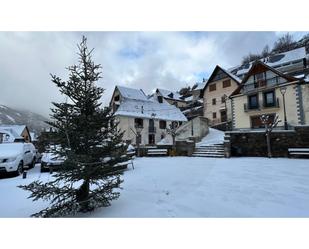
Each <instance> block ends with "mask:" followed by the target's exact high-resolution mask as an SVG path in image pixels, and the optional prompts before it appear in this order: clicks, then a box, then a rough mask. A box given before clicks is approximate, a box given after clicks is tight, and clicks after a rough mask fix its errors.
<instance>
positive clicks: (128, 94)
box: [116, 86, 147, 100]
mask: <svg viewBox="0 0 309 249" xmlns="http://www.w3.org/2000/svg"><path fill="white" fill-rule="evenodd" d="M116 87H117V89H118V90H119V92H120V94H121V96H122V97H124V98H127V99H139V100H147V96H146V95H145V93H144V92H143V91H142V90H141V89H140V90H138V89H134V88H129V87H124V86H116Z"/></svg>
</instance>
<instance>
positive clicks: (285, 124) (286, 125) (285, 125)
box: [280, 86, 288, 130]
mask: <svg viewBox="0 0 309 249" xmlns="http://www.w3.org/2000/svg"><path fill="white" fill-rule="evenodd" d="M280 92H281V94H282V98H283V110H284V129H285V130H287V129H288V122H287V120H286V110H285V97H284V95H285V93H286V86H283V87H280Z"/></svg>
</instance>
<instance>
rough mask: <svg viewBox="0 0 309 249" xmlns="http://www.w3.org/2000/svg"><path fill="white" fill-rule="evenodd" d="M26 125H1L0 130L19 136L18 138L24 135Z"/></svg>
mask: <svg viewBox="0 0 309 249" xmlns="http://www.w3.org/2000/svg"><path fill="white" fill-rule="evenodd" d="M25 128H26V125H0V129H2V130H7V131H10V132H11V133H12V134H14V135H15V134H17V135H18V137H19V136H20V135H21V134H22V132H23V131H24V129H25Z"/></svg>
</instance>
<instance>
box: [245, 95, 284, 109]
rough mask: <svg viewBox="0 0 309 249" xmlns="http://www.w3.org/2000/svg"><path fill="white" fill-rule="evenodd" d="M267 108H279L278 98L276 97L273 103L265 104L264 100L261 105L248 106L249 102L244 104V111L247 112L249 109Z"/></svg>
mask: <svg viewBox="0 0 309 249" xmlns="http://www.w3.org/2000/svg"><path fill="white" fill-rule="evenodd" d="M267 108H280V105H279V98H276V101H275V103H273V104H271V105H270V104H266V103H265V102H264V103H263V105H257V106H250V105H249V103H245V104H244V111H245V112H249V111H261V109H267Z"/></svg>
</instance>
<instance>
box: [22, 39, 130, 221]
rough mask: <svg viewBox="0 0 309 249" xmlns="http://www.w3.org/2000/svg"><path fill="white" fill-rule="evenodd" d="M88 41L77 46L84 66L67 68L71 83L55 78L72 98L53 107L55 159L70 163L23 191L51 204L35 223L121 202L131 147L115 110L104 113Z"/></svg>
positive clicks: (54, 76)
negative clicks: (63, 158)
mask: <svg viewBox="0 0 309 249" xmlns="http://www.w3.org/2000/svg"><path fill="white" fill-rule="evenodd" d="M86 41H87V40H86V38H85V37H83V39H82V42H81V43H80V44H79V45H78V50H79V53H78V55H79V63H78V64H77V65H73V66H70V67H68V68H67V69H68V71H69V79H68V80H67V81H63V80H61V79H60V78H59V77H57V76H56V75H51V77H52V82H53V83H54V84H56V86H57V87H58V88H59V90H60V92H61V94H63V95H65V96H66V97H67V101H66V102H64V103H53V105H54V108H52V109H51V111H52V115H51V119H52V121H51V122H49V123H48V124H49V125H51V126H52V127H54V128H55V130H56V132H54V133H53V134H54V135H55V136H56V137H57V138H56V141H59V145H61V146H56V148H58V149H57V151H56V152H55V153H58V154H60V155H61V156H64V157H65V158H66V160H65V162H64V164H63V165H62V166H61V167H60V169H59V171H57V172H56V173H54V174H53V175H52V176H53V177H52V179H53V180H51V181H49V182H46V183H43V182H41V181H34V182H32V183H31V184H29V185H25V186H19V187H20V188H22V189H24V190H28V191H30V192H31V195H30V196H29V198H32V199H33V200H34V201H36V200H39V199H43V200H47V201H50V206H49V207H47V208H46V209H44V210H41V211H40V212H38V213H35V214H33V215H32V216H34V217H61V216H68V215H74V214H76V213H78V212H88V211H92V210H94V209H95V208H99V207H106V206H109V205H110V202H111V201H112V200H114V199H117V198H118V197H119V192H114V189H115V188H116V189H117V188H120V184H121V182H122V180H121V178H120V176H121V173H122V171H123V167H122V166H119V165H123V164H122V163H121V162H123V161H125V160H126V158H125V156H124V155H125V152H126V144H125V143H123V142H122V135H123V133H122V132H120V131H119V130H118V128H117V123H116V122H115V120H114V117H113V115H112V114H111V110H110V108H108V107H105V108H100V105H101V103H100V98H101V96H102V94H103V92H104V89H102V88H100V87H98V86H96V85H95V83H96V82H97V81H98V80H99V79H100V78H101V72H100V69H101V66H100V65H95V64H94V62H93V60H92V57H91V54H92V51H93V50H91V51H88V49H87V44H86Z"/></svg>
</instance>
